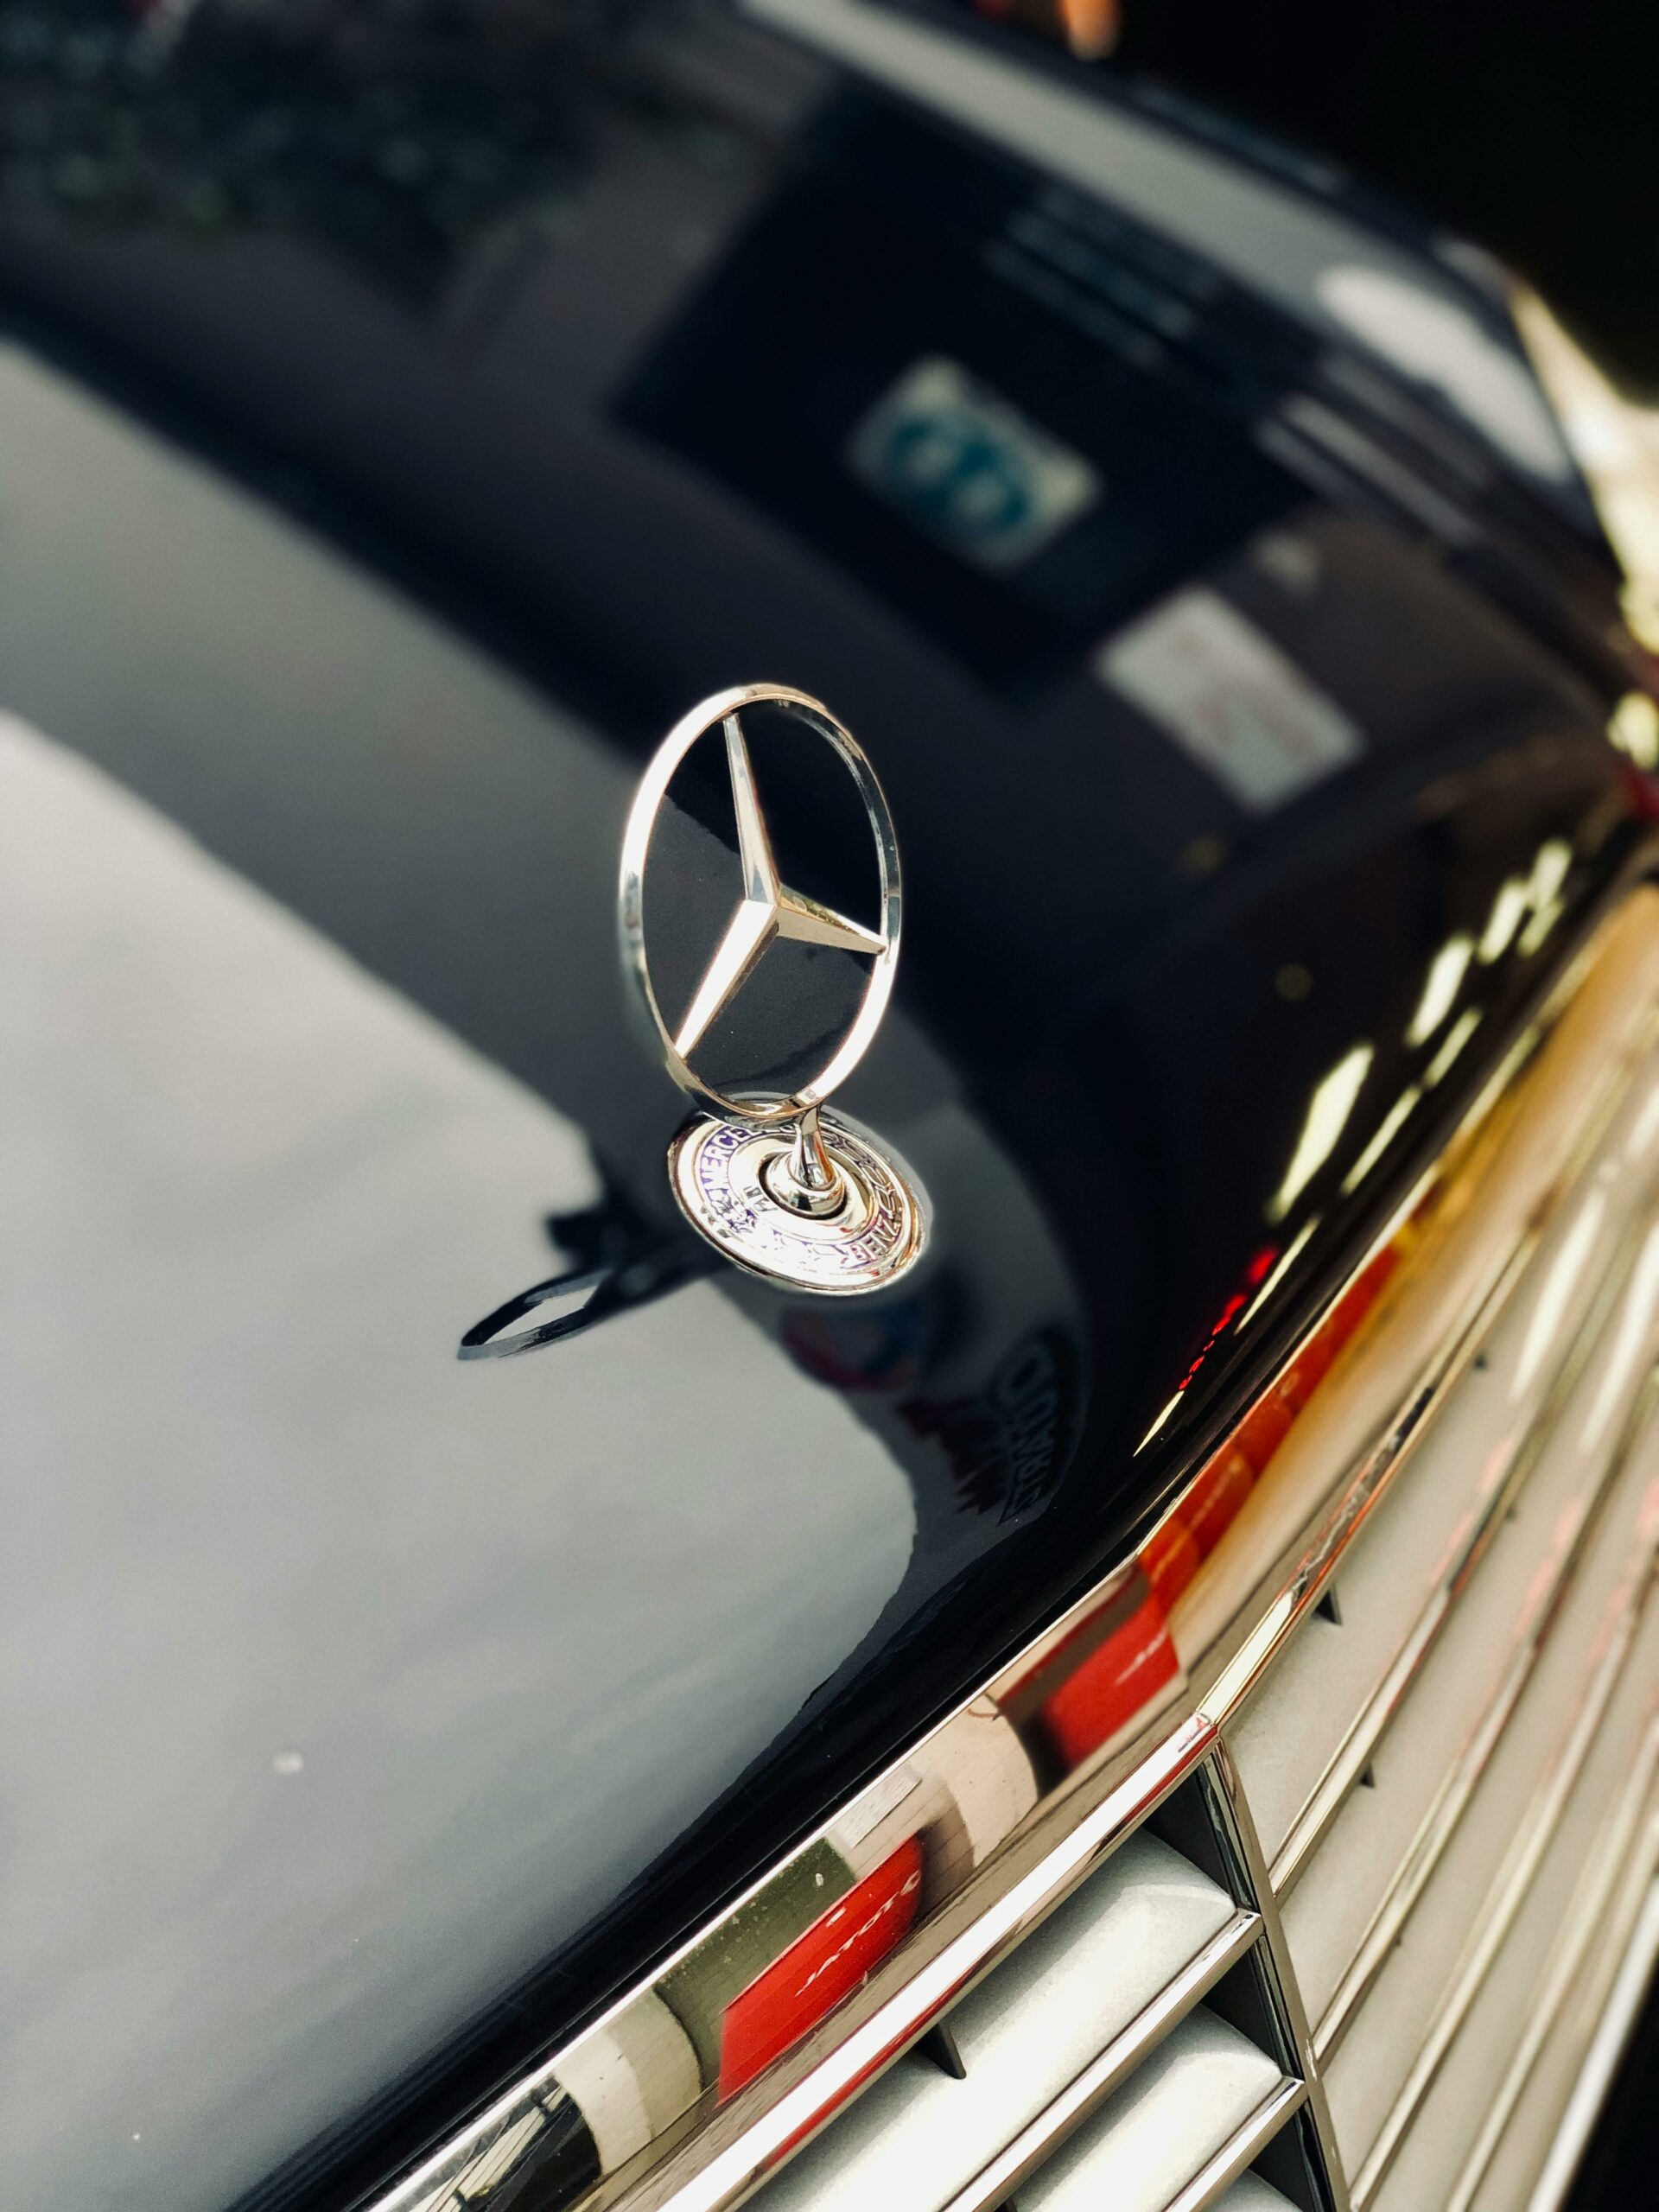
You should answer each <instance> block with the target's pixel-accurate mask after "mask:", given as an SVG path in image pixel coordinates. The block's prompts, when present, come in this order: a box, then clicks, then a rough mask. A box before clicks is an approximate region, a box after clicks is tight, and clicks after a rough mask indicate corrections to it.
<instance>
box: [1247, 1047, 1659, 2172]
mask: <svg viewBox="0 0 1659 2212" xmlns="http://www.w3.org/2000/svg"><path fill="white" fill-rule="evenodd" d="M1597 1136H1598V1141H1597V1142H1596V1144H1595V1146H1594V1147H1593V1149H1592V1151H1591V1153H1590V1156H1589V1157H1588V1159H1587V1160H1586V1162H1585V1164H1584V1166H1583V1168H1582V1172H1581V1173H1580V1175H1579V1176H1578V1178H1577V1179H1576V1182H1575V1184H1574V1185H1573V1189H1572V1192H1571V1195H1570V1196H1569V1197H1568V1198H1567V1200H1566V1201H1565V1202H1564V1203H1563V1204H1562V1205H1560V1207H1559V1208H1558V1210H1557V1213H1556V1217H1555V1218H1554V1221H1553V1222H1552V1223H1551V1224H1550V1226H1549V1228H1548V1230H1547V1232H1546V1233H1545V1234H1544V1235H1543V1236H1542V1237H1541V1239H1540V1241H1539V1243H1538V1244H1537V1247H1536V1249H1535V1252H1534V1254H1533V1256H1532V1258H1531V1260H1530V1262H1529V1265H1528V1267H1527V1268H1526V1270H1525V1272H1524V1274H1522V1276H1521V1278H1520V1280H1519V1281H1517V1283H1516V1286H1515V1287H1514V1289H1513V1291H1512V1293H1511V1294H1510V1297H1509V1298H1508V1299H1507V1300H1506V1301H1505V1302H1504V1304H1503V1308H1502V1311H1501V1313H1499V1315H1498V1316H1497V1319H1496V1320H1495V1321H1493V1322H1492V1323H1491V1326H1490V1327H1489V1329H1488V1330H1487V1331H1486V1332H1485V1333H1484V1336H1483V1337H1482V1338H1481V1339H1480V1341H1479V1343H1478V1347H1477V1348H1476V1350H1475V1352H1474V1357H1472V1359H1471V1362H1470V1363H1469V1365H1468V1366H1467V1367H1466V1368H1465V1371H1464V1372H1463V1374H1462V1376H1461V1378H1460V1379H1459V1382H1458V1383H1457V1384H1456V1386H1455V1387H1454V1388H1453V1389H1452V1391H1451V1392H1450V1393H1449V1394H1448V1395H1447V1396H1446V1400H1445V1401H1444V1402H1443V1405H1442V1407H1441V1409H1440V1412H1439V1414H1438V1415H1437V1417H1436V1418H1435V1420H1434V1421H1433V1423H1432V1425H1431V1426H1430V1427H1428V1428H1427V1432H1426V1433H1424V1434H1423V1436H1422V1437H1421V1440H1419V1442H1418V1445H1417V1447H1416V1449H1415V1451H1414V1454H1413V1456H1412V1457H1411V1458H1410V1459H1409V1460H1408V1462H1407V1463H1406V1465H1403V1466H1402V1469H1401V1470H1400V1471H1399V1473H1398V1475H1397V1477H1396V1478H1395V1483H1394V1484H1393V1486H1392V1487H1391V1488H1390V1490H1389V1491H1388V1493H1387V1495H1386V1497H1384V1498H1383V1502H1382V1503H1381V1505H1380V1506H1379V1507H1378V1509H1377V1510H1376V1511H1375V1513H1374V1514H1373V1515H1372V1516H1371V1518H1370V1522H1369V1523H1368V1524H1367V1525H1366V1526H1365V1527H1363V1529H1361V1530H1360V1532H1359V1534H1358V1535H1357V1536H1356V1537H1355V1539H1354V1540H1353V1541H1352V1542H1351V1544H1350V1546H1349V1547H1348V1548H1347V1550H1346V1552H1345V1553H1344V1556H1343V1558H1342V1560H1341V1563H1340V1566H1339V1568H1338V1573H1337V1576H1336V1578H1335V1580H1334V1581H1333V1582H1332V1584H1331V1585H1330V1586H1328V1588H1327V1590H1326V1592H1325V1601H1324V1603H1323V1605H1322V1606H1321V1608H1320V1609H1319V1611H1317V1612H1315V1613H1314V1614H1313V1615H1312V1616H1311V1617H1310V1618H1308V1619H1307V1621H1306V1623H1305V1624H1304V1626H1303V1628H1302V1629H1301V1630H1300V1633H1299V1635H1298V1637H1297V1638H1296V1639H1295V1640H1294V1642H1293V1643H1292V1644H1291V1646H1290V1647H1289V1649H1288V1650H1287V1653H1286V1654H1285V1656H1284V1657H1283V1659H1282V1660H1281V1662H1280V1663H1279V1664H1278V1665H1277V1666H1276V1667H1275V1668H1274V1669H1271V1670H1270V1671H1269V1672H1268V1675H1266V1677H1265V1679H1264V1681H1263V1682H1262V1687H1261V1689H1260V1691H1259V1693H1258V1694H1257V1695H1256V1696H1255V1699H1254V1700H1253V1702H1252V1703H1251V1705H1250V1706H1249V1707H1248V1708H1247V1709H1246V1711H1245V1712H1244V1713H1243V1715H1242V1717H1241V1718H1240V1719H1239V1721H1238V1722H1237V1723H1236V1726H1235V1728H1234V1730H1233V1732H1232V1739H1233V1743H1234V1746H1235V1750H1236V1756H1237V1758H1238V1762H1239V1766H1240V1770H1241V1773H1242V1775H1243V1780H1244V1784H1245V1787H1246V1789H1247V1790H1248V1792H1249V1798H1250V1802H1251V1805H1252V1808H1253V1809H1254V1810H1255V1815H1256V1817H1257V1819H1258V1821H1260V1822H1261V1824H1262V1830H1263V1841H1264V1844H1265V1847H1266V1848H1267V1852H1268V1857H1269V1859H1270V1862H1271V1868H1272V1879H1273V1884H1274V1891H1275V1895H1276V1897H1277V1898H1278V1901H1279V1903H1280V1906H1281V1912H1282V1916H1283V1924H1284V1929H1285V1936H1286V1940H1287V1947H1288V1951H1289V1955H1290V1958H1291V1960H1292V1961H1293V1965H1294V1972H1295V1974H1296V1977H1297V1980H1298V1982H1299V1985H1300V1991H1301V1994H1302V1997H1303V1999H1304V2001H1305V2003H1306V2007H1307V2010H1308V2013H1309V2016H1310V2018H1311V2020H1312V2022H1313V2045H1314V2050H1315V2054H1316V2058H1317V2062H1318V2064H1319V2069H1320V2073H1321V2075H1322V2078H1323V2082H1324V2085H1325V2091H1326V2094H1327V2096H1328V2099H1329V2104H1330V2109H1331V2113H1332V2123H1333V2126H1334V2129H1335V2135H1336V2141H1337V2144H1338V2148H1339V2150H1340V2152H1341V2155H1342V2158H1343V2160H1344V2164H1345V2166H1346V2169H1347V2171H1348V2174H1349V2176H1350V2177H1351V2192H1352V2200H1353V2202H1354V2204H1355V2205H1356V2207H1357V2208H1360V2212H1364V2208H1367V2207H1370V2206H1372V2205H1376V2206H1378V2207H1383V2208H1386V2212H1396V2209H1397V2212H1408V2209H1409V2208H1419V2207H1421V2206H1423V2205H1426V2204H1435V2205H1440V2204H1446V2205H1448V2206H1457V2207H1459V2208H1465V2207H1468V2208H1473V2207H1480V2208H1482V2212H1485V2208H1488V2207H1491V2208H1497V2207H1500V2206H1506V2205H1510V2204H1513V2203H1515V2202H1518V2201H1519V2199H1518V2198H1517V2197H1516V2195H1515V2194H1514V2193H1513V2192H1514V2190H1515V2189H1516V2186H1517V2183H1518V2182H1519V2179H1520V2177H1521V2174H1522V2171H1523V2170H1526V2173H1527V2183H1528V2185H1529V2183H1530V2178H1531V2173H1532V2172H1533V2171H1536V2168H1537V2166H1538V2165H1539V2164H1541V2163H1542V2152H1543V2149H1544V2148H1545V2147H1547V2145H1548V2140H1549V2137H1550V2135H1551V2133H1553V2130H1554V2124H1555V2122H1556V2120H1559V2118H1560V2113H1561V2112H1562V2110H1563V2109H1564V2107H1565V2106H1566V2103H1567V2098H1568V2095H1569V2094H1570V2092H1571V2089H1572V2086H1573V2074H1574V2070H1575V2066H1576V2058H1575V2056H1574V2054H1575V2053H1577V2052H1579V2051H1580V2050H1581V2043H1582V2037H1581V2036H1572V2035H1566V2034H1563V2035H1562V2036H1561V2037H1559V2038H1554V2039H1553V2038H1552V2037H1551V2036H1550V2035H1549V2033H1548V2031H1547V2029H1541V2031H1539V2032H1538V2033H1537V2034H1536V2035H1535V2037H1534V2036H1532V2035H1531V2034H1530V2033H1529V2031H1528V2022H1529V2019H1530V2018H1533V2016H1534V2015H1535V2012H1536V2011H1537V2010H1538V2008H1539V2007H1540V2006H1541V2005H1545V2000H1546V1999H1548V2005H1547V2006H1545V2009H1546V2010H1547V2011H1548V2012H1554V2010H1555V2008H1556V2007H1557V2006H1559V2005H1562V2004H1567V2003H1570V2002H1571V2001H1572V2000H1573V1996H1574V1994H1575V1993H1577V1994H1578V1995H1580V1996H1582V1995H1583V1994H1584V1993H1585V1992H1586V1989H1590V1988H1591V1987H1592V1985H1593V1983H1594V1981H1595V1980H1596V1976H1597V1973H1598V1966H1597V1961H1595V1960H1594V1959H1592V1957H1591V1956H1590V1952H1591V1950H1592V1948H1593V1946H1592V1933H1593V1931H1595V1930H1599V1929H1601V1928H1602V1927H1603V1925H1604V1923H1605V1919H1606V1908H1607V1906H1608V1904H1610V1902H1611V1900H1610V1898H1609V1897H1605V1896H1600V1895H1598V1896H1595V1897H1592V1894H1591V1893H1592V1892H1595V1891H1598V1888H1599V1891H1606V1890H1607V1887H1608V1884H1609V1882H1610V1881H1616V1880H1617V1878H1618V1867H1619V1866H1620V1865H1621V1863H1622V1861H1623V1859H1624V1857H1625V1856H1627V1855H1628V1851H1629V1842H1628V1838H1627V1837H1624V1832H1625V1831H1630V1829H1631V1828H1632V1825H1633V1824H1638V1825H1639V1823H1640V1822H1641V1821H1642V1820H1643V1817H1644V1812H1645V1808H1647V1806H1648V1805H1649V1802H1650V1801H1651V1799H1652V1796H1653V1789H1654V1775H1655V1770H1654V1759H1655V1750H1656V1738H1655V1736H1654V1733H1653V1727H1654V1715H1655V1700H1654V1694H1653V1689H1652V1685H1653V1683H1654V1682H1655V1681H1656V1680H1659V1608H1655V1607H1654V1606H1652V1605H1651V1604H1650V1602H1649V1601H1650V1599H1651V1593H1652V1589H1653V1582H1654V1570H1655V1563H1656V1542H1659V1485H1656V1476H1659V1438H1656V1429H1655V1421H1654V1404H1653V1387H1652V1377H1653V1374H1654V1368H1655V1362H1656V1358H1659V1223H1656V1219H1655V1207H1656V1187H1659V1068H1656V1067H1654V1066H1649V1067H1648V1068H1647V1069H1645V1070H1644V1071H1643V1073H1642V1075H1641V1076H1640V1077H1639V1079H1638V1080H1637V1082H1636V1084H1634V1085H1633V1086H1632V1088H1631V1090H1630V1093H1629V1095H1628V1096H1627V1098H1626V1100H1625V1101H1624V1104H1623V1105H1622V1106H1621V1107H1620V1108H1619V1109H1618V1111H1617V1112H1616V1113H1614V1114H1613V1115H1612V1116H1611V1120H1610V1121H1609V1122H1607V1123H1606V1125H1605V1126H1604V1127H1603V1128H1601V1129H1600V1130H1599V1132H1598V1133H1597ZM1622 1837H1624V1840H1621V1838H1622ZM1610 1854H1611V1856H1610ZM1580 1892H1582V1894H1581V1895H1579V1903H1578V1905H1577V1907H1576V1909H1575V1904H1574V1898H1575V1895H1578V1894H1579V1893H1580ZM1592 1906H1593V1907H1594V1908H1595V1909H1593V1910H1592ZM1575 1910H1576V1919H1575ZM1580 1923H1581V1924H1582V1926H1583V1929H1584V1930H1585V1934H1584V1935H1583V1936H1582V1937H1581V1938H1580V1939H1578V1940H1575V1941H1574V1942H1571V1943H1566V1942H1556V1943H1555V1945H1554V1951H1553V1952H1552V1937H1553V1931H1554V1930H1556V1929H1572V1928H1573V1926H1575V1925H1577V1924H1580ZM1599 1971H1600V1972H1601V1973H1603V1974H1605V1961H1603V1962H1602V1964H1601V1966H1600V1967H1599ZM1552 2042H1554V2050H1552ZM1511 2122H1513V2123H1514V2124H1515V2126H1516V2129H1517V2130H1518V2131H1519V2133H1517V2136H1516V2143H1515V2145H1513V2146H1511V2145H1510V2143H1509V2141H1508V2136H1507V2131H1508V2128H1509V2126H1510V2123H1511ZM1522 2135H1524V2136H1525V2138H1526V2142H1527V2145H1529V2153H1528V2155H1529V2156H1530V2160H1531V2164H1530V2168H1529V2169H1528V2167H1527V2156H1523V2154H1522V2148H1521V2136H1522ZM1506 2191H1508V2192H1510V2193H1508V2194H1506V2193H1505V2192H1506Z"/></svg>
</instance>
